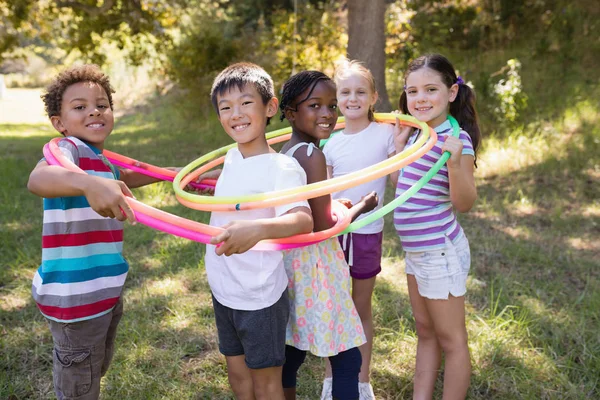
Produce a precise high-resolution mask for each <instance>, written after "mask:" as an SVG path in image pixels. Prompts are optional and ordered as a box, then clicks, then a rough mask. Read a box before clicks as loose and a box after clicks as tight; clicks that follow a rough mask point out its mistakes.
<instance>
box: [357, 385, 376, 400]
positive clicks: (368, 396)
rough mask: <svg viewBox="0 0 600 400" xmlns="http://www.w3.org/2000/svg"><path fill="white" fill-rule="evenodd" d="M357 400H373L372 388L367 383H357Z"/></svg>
mask: <svg viewBox="0 0 600 400" xmlns="http://www.w3.org/2000/svg"><path fill="white" fill-rule="evenodd" d="M358 399H359V400H375V393H373V386H371V384H370V383H369V382H358Z"/></svg>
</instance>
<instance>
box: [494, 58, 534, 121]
mask: <svg viewBox="0 0 600 400" xmlns="http://www.w3.org/2000/svg"><path fill="white" fill-rule="evenodd" d="M506 66H507V68H505V69H506V78H502V79H500V80H499V81H498V82H497V83H496V84H494V87H493V92H494V94H495V95H496V98H497V99H498V101H499V104H498V106H497V107H495V108H494V113H495V114H496V115H497V117H498V119H499V120H500V121H501V120H505V121H507V122H509V123H512V122H515V120H516V119H517V117H518V116H519V114H520V113H521V112H522V111H523V110H524V109H525V108H526V107H527V95H526V94H525V93H523V85H522V84H521V76H520V75H519V70H520V69H521V63H520V62H519V60H517V59H510V60H508V61H507V62H506Z"/></svg>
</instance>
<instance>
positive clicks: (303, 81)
mask: <svg viewBox="0 0 600 400" xmlns="http://www.w3.org/2000/svg"><path fill="white" fill-rule="evenodd" d="M320 81H329V82H331V84H332V85H334V86H335V82H333V80H332V79H331V78H330V77H328V76H327V75H325V74H324V73H322V72H321V71H302V72H298V73H297V74H296V75H294V76H292V77H291V78H290V79H288V80H287V81H286V82H285V83H284V84H283V88H282V90H281V91H282V93H281V102H280V103H279V109H280V110H281V116H280V117H279V118H280V120H281V121H283V119H284V118H285V110H287V109H288V108H289V109H297V107H298V105H300V104H301V103H303V102H305V101H306V99H308V98H309V97H310V95H311V94H312V92H313V90H315V86H317V83H319V82H320ZM308 88H310V90H309V92H308V94H307V95H306V97H305V98H304V99H302V100H300V101H295V100H296V97H298V96H300V95H301V94H302V93H303V92H304V91H305V90H306V89H308ZM292 104H293V107H292Z"/></svg>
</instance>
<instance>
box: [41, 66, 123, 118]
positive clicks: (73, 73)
mask: <svg viewBox="0 0 600 400" xmlns="http://www.w3.org/2000/svg"><path fill="white" fill-rule="evenodd" d="M80 82H93V83H95V84H97V85H99V86H101V87H102V88H103V89H104V91H105V92H106V95H107V96H108V103H109V104H110V108H111V109H112V108H113V100H112V94H113V93H115V90H114V89H113V88H112V86H111V85H110V80H109V78H108V76H107V75H104V73H102V71H101V70H100V67H98V66H97V65H94V64H85V65H79V66H75V67H71V68H69V69H67V70H65V71H63V72H61V73H60V74H58V76H57V77H56V78H54V80H53V81H52V82H51V83H50V85H48V87H47V88H46V92H45V93H44V94H42V96H41V97H42V100H43V101H44V106H45V109H46V113H47V114H48V116H49V117H54V116H59V115H60V111H61V110H60V106H61V103H62V97H63V94H64V93H65V91H66V90H67V88H68V87H69V86H71V85H74V84H76V83H80Z"/></svg>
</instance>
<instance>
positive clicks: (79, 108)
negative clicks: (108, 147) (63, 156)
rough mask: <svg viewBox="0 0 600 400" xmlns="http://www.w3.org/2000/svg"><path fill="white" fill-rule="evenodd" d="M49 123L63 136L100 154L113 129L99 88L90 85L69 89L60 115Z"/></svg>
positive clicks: (109, 113)
mask: <svg viewBox="0 0 600 400" xmlns="http://www.w3.org/2000/svg"><path fill="white" fill-rule="evenodd" d="M50 120H51V122H52V125H53V126H54V128H55V129H56V130H57V131H59V132H61V133H62V134H64V135H65V136H74V137H76V138H79V139H81V140H83V141H85V142H87V143H89V144H91V145H93V146H95V147H97V148H98V149H100V150H102V149H103V148H104V141H105V140H106V138H107V137H108V135H110V133H111V132H112V130H113V126H114V116H113V110H112V109H111V108H110V103H109V100H108V96H107V95H106V92H105V91H104V89H103V88H102V86H100V85H98V84H96V83H93V82H78V83H75V84H73V85H71V86H69V87H68V88H67V89H66V90H65V92H64V93H63V96H62V101H61V106H60V115H59V116H53V117H51V118H50Z"/></svg>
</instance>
